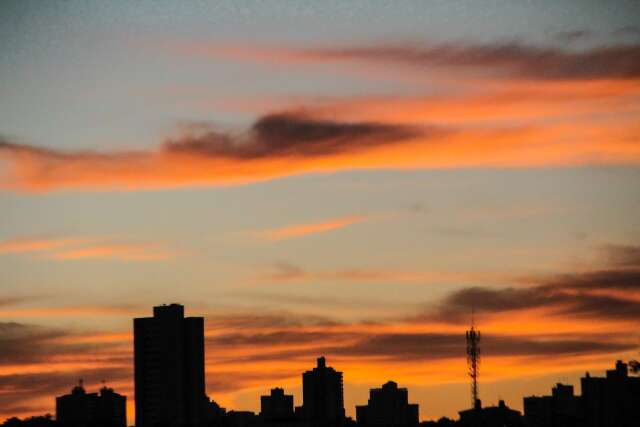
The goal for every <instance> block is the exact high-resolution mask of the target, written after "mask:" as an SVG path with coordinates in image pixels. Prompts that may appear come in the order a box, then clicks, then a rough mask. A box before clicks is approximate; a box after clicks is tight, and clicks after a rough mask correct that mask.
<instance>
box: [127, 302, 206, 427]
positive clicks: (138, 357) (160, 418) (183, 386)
mask: <svg viewBox="0 0 640 427" xmlns="http://www.w3.org/2000/svg"><path fill="white" fill-rule="evenodd" d="M133 325H134V328H133V329H134V365H135V366H134V370H135V393H136V400H135V402H136V426H137V427H164V426H167V427H169V426H170V427H201V426H202V425H204V423H205V419H206V415H205V413H206V405H207V402H208V399H207V397H206V395H205V376H204V319H203V318H202V317H184V307H183V306H182V305H179V304H170V305H162V306H158V307H154V308H153V317H145V318H137V319H134V324H133Z"/></svg>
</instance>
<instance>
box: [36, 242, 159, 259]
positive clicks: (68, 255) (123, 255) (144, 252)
mask: <svg viewBox="0 0 640 427" xmlns="http://www.w3.org/2000/svg"><path fill="white" fill-rule="evenodd" d="M49 257H50V258H52V259H56V260H81V259H94V258H113V259H119V260H122V261H157V260H163V259H167V258H170V257H171V254H170V253H169V252H167V251H166V250H164V249H162V248H160V247H158V245H155V244H109V245H97V246H89V247H84V248H78V249H69V250H63V251H58V252H54V253H52V254H50V255H49Z"/></svg>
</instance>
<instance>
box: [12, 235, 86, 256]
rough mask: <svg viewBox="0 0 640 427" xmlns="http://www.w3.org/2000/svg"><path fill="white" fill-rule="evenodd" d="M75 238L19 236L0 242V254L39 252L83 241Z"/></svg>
mask: <svg viewBox="0 0 640 427" xmlns="http://www.w3.org/2000/svg"><path fill="white" fill-rule="evenodd" d="M83 241H84V240H83V239H77V238H59V239H47V238H37V237H36V238H31V237H30V238H19V239H9V240H4V241H2V242H0V254H22V253H28V252H41V251H49V250H54V249H58V248H61V247H64V246H68V245H70V244H76V243H80V242H83Z"/></svg>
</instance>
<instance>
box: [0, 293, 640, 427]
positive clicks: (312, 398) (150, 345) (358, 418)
mask: <svg viewBox="0 0 640 427" xmlns="http://www.w3.org/2000/svg"><path fill="white" fill-rule="evenodd" d="M203 326H204V319H203V318H202V317H191V316H189V317H185V310H184V306H182V305H180V304H176V303H172V304H163V305H160V306H155V307H153V316H152V317H137V318H134V319H133V330H134V337H135V338H134V343H133V346H134V382H135V398H134V400H135V426H136V427H251V426H254V427H259V426H260V427H356V426H358V427H419V425H423V426H425V427H426V425H429V426H431V425H436V424H437V425H438V426H442V427H453V426H454V425H455V426H460V427H499V426H503V427H525V426H526V427H557V426H560V427H582V426H590V427H635V426H637V423H638V421H639V420H640V418H639V417H638V416H637V408H638V405H639V404H640V377H636V376H631V375H630V373H633V374H638V373H639V372H638V371H639V369H638V366H639V362H638V361H637V360H631V361H629V362H628V363H627V362H623V361H621V360H618V361H616V363H615V368H614V369H609V370H607V371H606V375H605V376H603V377H598V376H593V375H591V373H589V371H587V372H586V373H585V374H584V376H583V377H582V378H581V379H580V385H581V387H580V388H581V393H580V394H575V392H574V387H573V385H568V384H562V383H560V382H558V383H556V385H555V386H554V387H553V388H552V390H551V395H544V396H536V395H525V396H523V398H522V400H523V403H524V411H523V412H524V413H522V412H520V411H517V410H514V409H512V408H510V407H509V406H508V405H507V404H506V403H505V401H504V400H502V399H500V400H499V402H498V404H497V405H483V404H482V401H481V399H480V395H479V393H478V387H477V383H478V379H479V371H478V369H477V365H478V363H477V362H478V359H476V361H475V363H473V362H472V361H471V360H469V366H470V370H469V372H468V374H469V379H470V382H471V384H472V397H473V400H472V402H471V405H469V406H468V407H467V408H462V409H460V410H459V411H457V412H458V414H459V419H457V418H456V419H451V418H448V417H439V419H438V420H437V422H436V419H432V420H430V421H428V422H427V420H424V419H422V420H421V418H420V415H419V414H420V409H419V406H420V405H418V404H412V403H409V392H408V389H407V388H402V387H398V384H397V383H396V382H395V381H393V380H389V381H387V382H385V383H384V384H383V385H382V386H381V387H380V388H372V389H370V390H369V399H368V400H367V403H366V404H365V405H357V406H356V407H355V414H356V415H355V417H350V416H347V413H346V411H345V409H346V408H345V403H344V402H345V398H344V381H343V372H341V371H338V370H336V369H334V368H333V367H332V366H329V365H328V364H327V360H326V358H325V357H324V356H320V357H318V358H317V359H316V366H315V367H314V368H313V369H310V370H306V371H304V372H302V374H301V379H302V391H303V395H302V402H301V404H300V405H299V406H298V405H295V400H294V396H293V395H288V394H285V390H284V388H282V387H275V388H272V389H271V391H270V394H269V395H262V396H260V411H259V413H256V412H252V411H243V410H240V411H238V410H236V409H233V408H231V409H226V408H223V407H221V406H220V405H219V404H218V403H217V402H215V401H214V400H212V399H211V397H210V396H209V395H208V394H207V391H206V388H205V382H206V380H205V373H204V367H205V362H204V360H205V348H204V337H205V330H204V328H203ZM465 335H466V338H467V341H469V336H470V335H475V336H477V337H478V338H479V337H480V331H479V330H478V329H476V328H475V325H473V324H472V326H471V329H470V330H469V331H468V332H467V333H466V334H465ZM479 341H480V340H479V339H478V340H477V341H476V342H475V347H474V348H475V350H474V354H475V355H476V356H478V355H479V354H480V350H479V346H478V344H479ZM472 366H475V368H473V369H471V367H472ZM104 383H105V382H104V381H103V386H102V388H101V389H100V391H99V393H88V392H87V390H86V389H85V387H84V380H83V379H80V380H79V381H78V384H77V385H76V386H75V387H73V388H72V389H71V392H70V393H68V394H65V395H63V396H57V397H56V398H55V402H56V405H55V406H56V411H55V417H54V418H52V415H51V414H49V413H47V414H45V415H41V416H40V417H41V418H43V422H44V424H35V425H34V427H53V426H61V427H126V425H127V419H128V417H127V409H126V402H127V396H123V395H121V394H119V393H117V392H116V391H115V390H114V389H113V388H109V387H107V386H106V385H104ZM490 387H491V385H489V388H490ZM36 418H37V416H35V417H31V419H32V420H33V419H36ZM28 421H29V418H25V420H24V421H21V420H19V419H18V418H16V417H11V418H8V419H7V420H6V422H5V423H4V424H3V425H6V426H7V427H18V426H21V425H24V424H21V422H24V423H28ZM424 423H426V425H425V424H424ZM26 425H31V424H26Z"/></svg>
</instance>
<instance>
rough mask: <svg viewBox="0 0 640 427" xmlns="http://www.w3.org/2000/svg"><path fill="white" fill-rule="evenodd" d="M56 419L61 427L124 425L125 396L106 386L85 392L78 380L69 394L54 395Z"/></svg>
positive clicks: (123, 426) (125, 414) (125, 422)
mask: <svg viewBox="0 0 640 427" xmlns="http://www.w3.org/2000/svg"><path fill="white" fill-rule="evenodd" d="M56 420H57V421H58V423H59V424H60V425H62V426H63V427H126V425H127V398H126V396H122V395H120V394H118V393H116V392H114V391H113V389H111V388H107V387H103V388H102V389H101V390H100V394H98V393H87V392H86V391H85V389H84V387H83V385H82V381H80V384H78V385H77V386H76V387H74V388H73V389H72V390H71V393H70V394H66V395H64V396H60V397H56Z"/></svg>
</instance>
